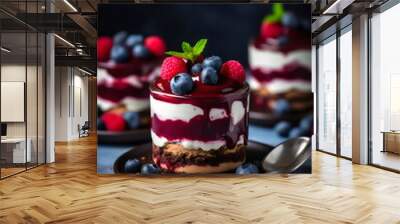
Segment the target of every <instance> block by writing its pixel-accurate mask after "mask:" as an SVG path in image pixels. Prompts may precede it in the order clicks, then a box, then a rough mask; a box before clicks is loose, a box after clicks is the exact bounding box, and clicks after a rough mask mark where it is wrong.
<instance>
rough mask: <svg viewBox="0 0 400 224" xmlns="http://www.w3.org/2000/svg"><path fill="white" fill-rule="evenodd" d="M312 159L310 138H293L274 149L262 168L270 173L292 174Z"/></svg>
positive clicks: (263, 162)
mask: <svg viewBox="0 0 400 224" xmlns="http://www.w3.org/2000/svg"><path fill="white" fill-rule="evenodd" d="M310 157H311V140H310V138H307V137H299V138H293V139H289V140H287V141H285V142H283V143H281V144H279V145H278V146H276V147H275V148H273V149H272V150H271V152H270V153H269V154H268V155H267V156H266V157H265V158H264V160H263V161H262V166H263V168H264V170H265V171H266V172H270V173H292V172H294V171H295V170H296V169H297V168H299V167H300V166H301V165H303V164H304V162H306V161H307V160H308V159H309V158H310Z"/></svg>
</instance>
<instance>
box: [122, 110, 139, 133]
mask: <svg viewBox="0 0 400 224" xmlns="http://www.w3.org/2000/svg"><path fill="white" fill-rule="evenodd" d="M124 119H125V121H126V123H127V125H128V127H129V128H130V129H136V128H137V127H139V124H140V118H139V114H138V113H137V112H133V111H128V112H125V113H124Z"/></svg>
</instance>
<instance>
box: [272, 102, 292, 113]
mask: <svg viewBox="0 0 400 224" xmlns="http://www.w3.org/2000/svg"><path fill="white" fill-rule="evenodd" d="M289 110H290V104H289V102H288V101H287V100H285V99H280V100H278V101H276V103H275V107H274V112H275V113H276V114H277V115H283V114H285V113H287V112H288V111H289Z"/></svg>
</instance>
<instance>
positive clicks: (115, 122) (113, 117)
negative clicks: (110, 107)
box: [101, 112, 126, 132]
mask: <svg viewBox="0 0 400 224" xmlns="http://www.w3.org/2000/svg"><path fill="white" fill-rule="evenodd" d="M101 120H103V122H104V125H105V126H106V129H107V130H108V131H114V132H119V131H123V130H125V126H126V123H125V120H124V118H123V117H122V116H121V115H119V114H117V113H111V112H108V113H104V114H103V116H101Z"/></svg>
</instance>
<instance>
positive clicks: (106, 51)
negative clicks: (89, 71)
mask: <svg viewBox="0 0 400 224" xmlns="http://www.w3.org/2000/svg"><path fill="white" fill-rule="evenodd" d="M164 53H165V42H164V40H163V39H162V38H160V37H158V36H148V37H146V38H144V37H143V36H142V35H136V34H131V35H128V33H127V32H124V31H122V32H119V33H117V34H115V35H114V37H113V38H110V37H100V38H99V39H98V40H97V58H98V66H97V106H98V129H99V130H107V131H114V132H119V131H125V130H131V129H136V128H141V127H148V126H149V124H150V116H149V107H150V103H149V94H150V92H149V83H150V82H152V81H153V80H154V79H155V78H156V77H158V75H159V67H160V64H161V62H162V59H163V58H164Z"/></svg>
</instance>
